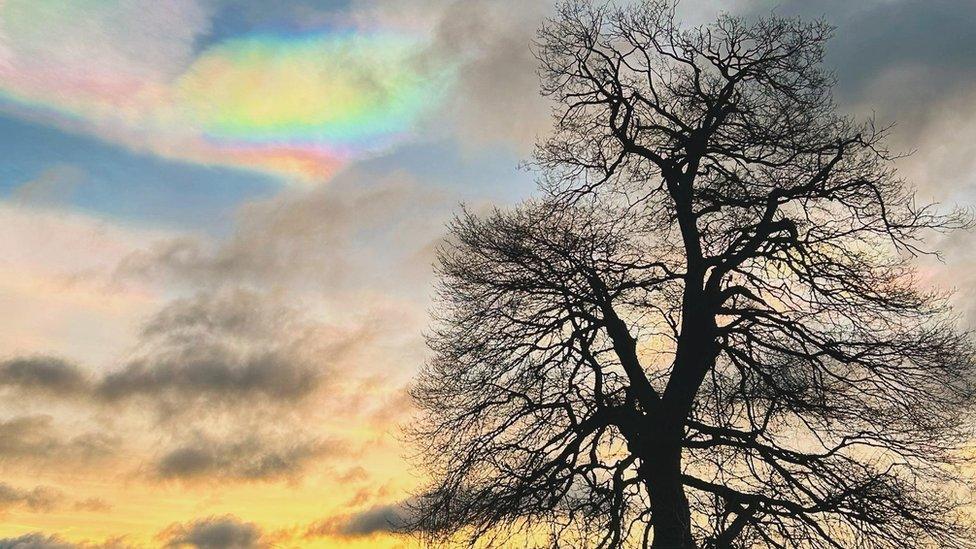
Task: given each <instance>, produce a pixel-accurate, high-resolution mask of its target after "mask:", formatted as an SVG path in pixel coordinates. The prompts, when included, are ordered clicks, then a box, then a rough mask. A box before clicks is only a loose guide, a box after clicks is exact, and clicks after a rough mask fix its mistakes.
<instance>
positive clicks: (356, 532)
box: [305, 502, 411, 538]
mask: <svg viewBox="0 0 976 549" xmlns="http://www.w3.org/2000/svg"><path fill="white" fill-rule="evenodd" d="M410 517H411V510H410V506H409V504H408V503H406V502H400V503H392V504H386V505H375V506H373V507H370V508H369V509H366V510H364V511H359V512H357V513H350V514H346V515H340V516H335V517H328V518H326V519H323V520H321V521H318V522H316V523H314V524H311V525H310V526H309V527H308V528H307V529H306V530H305V537H306V538H316V537H323V536H340V537H347V538H362V537H369V536H372V535H374V534H384V533H385V534H396V533H406V531H407V528H409V524H410V520H411V519H410Z"/></svg>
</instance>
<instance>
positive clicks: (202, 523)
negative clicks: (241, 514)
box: [157, 515, 268, 549]
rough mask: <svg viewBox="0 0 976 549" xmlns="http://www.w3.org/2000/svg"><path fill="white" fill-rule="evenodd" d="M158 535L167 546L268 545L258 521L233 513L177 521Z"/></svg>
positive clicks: (220, 548)
mask: <svg viewBox="0 0 976 549" xmlns="http://www.w3.org/2000/svg"><path fill="white" fill-rule="evenodd" d="M157 537H158V539H160V540H162V541H163V543H165V546H166V547H182V546H185V545H189V546H191V547H195V548H197V549H257V548H259V547H267V546H268V544H266V543H264V542H262V540H261V537H262V532H261V529H260V528H259V527H258V526H257V525H256V524H254V523H253V522H244V521H242V520H240V519H238V518H237V517H234V516H232V515H225V516H219V517H218V516H213V517H209V518H205V519H200V520H196V521H192V522H188V523H184V524H173V525H171V526H170V527H168V528H166V529H165V530H163V531H162V532H161V533H160V534H159V536H157Z"/></svg>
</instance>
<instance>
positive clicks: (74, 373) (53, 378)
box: [0, 355, 88, 396]
mask: <svg viewBox="0 0 976 549" xmlns="http://www.w3.org/2000/svg"><path fill="white" fill-rule="evenodd" d="M0 387H6V388H15V389H18V390H21V391H25V392H29V393H48V394H57V395H59V396H70V395H75V394H79V393H83V392H84V391H85V390H86V389H87V388H88V376H87V375H86V374H85V372H84V371H83V370H81V369H80V368H79V367H78V366H76V365H74V364H71V363H69V362H67V361H65V360H63V359H60V358H57V357H52V356H41V355H38V356H30V357H18V358H11V359H7V360H4V361H2V362H0Z"/></svg>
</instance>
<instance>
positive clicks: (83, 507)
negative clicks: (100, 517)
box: [71, 498, 112, 513]
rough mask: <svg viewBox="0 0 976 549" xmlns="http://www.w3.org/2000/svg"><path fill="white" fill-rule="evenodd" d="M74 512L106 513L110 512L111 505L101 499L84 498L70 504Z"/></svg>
mask: <svg viewBox="0 0 976 549" xmlns="http://www.w3.org/2000/svg"><path fill="white" fill-rule="evenodd" d="M71 507H72V509H74V510H75V511H87V512H90V513H106V512H108V511H111V510H112V504H111V503H109V502H107V501H105V500H104V499H102V498H85V499H83V500H79V501H76V502H74V504H72V506H71Z"/></svg>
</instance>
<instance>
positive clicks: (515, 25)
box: [427, 0, 550, 153]
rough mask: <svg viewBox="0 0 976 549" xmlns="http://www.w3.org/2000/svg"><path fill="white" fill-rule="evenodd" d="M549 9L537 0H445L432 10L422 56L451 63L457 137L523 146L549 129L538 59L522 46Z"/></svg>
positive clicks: (473, 143)
mask: <svg viewBox="0 0 976 549" xmlns="http://www.w3.org/2000/svg"><path fill="white" fill-rule="evenodd" d="M549 9H550V3H549V2H546V1H541V0H530V1H528V2H519V3H517V4H512V3H501V2H491V1H485V0H475V1H469V0H465V1H460V2H450V3H448V4H447V5H446V7H445V8H444V9H443V11H442V12H441V13H440V14H439V17H438V19H437V21H436V23H435V25H434V31H433V32H434V41H433V42H432V44H431V46H430V48H429V50H428V52H427V59H428V60H430V62H433V63H454V64H456V65H457V69H456V76H455V78H456V84H455V93H454V94H453V97H452V101H451V104H450V105H451V109H450V111H449V112H448V115H449V116H450V117H451V121H450V123H451V124H453V125H454V126H455V128H456V129H457V131H458V134H459V137H460V139H461V141H462V143H463V144H465V145H469V146H478V145H479V144H484V143H486V142H487V143H491V144H495V145H499V144H500V145H503V146H509V147H512V148H514V149H515V150H517V151H519V152H520V153H527V152H528V151H530V150H531V146H532V144H533V143H534V142H535V139H536V138H537V137H538V136H540V135H542V134H544V133H545V132H547V131H548V130H549V124H550V114H549V112H550V111H549V107H548V103H547V102H546V101H545V100H544V99H543V98H542V97H540V95H539V80H538V77H537V76H536V68H537V65H538V62H537V61H536V59H535V57H534V56H533V54H532V52H531V50H530V49H529V46H530V44H531V42H532V40H533V38H534V37H535V31H536V28H538V26H539V24H540V23H541V22H542V19H543V17H544V16H545V15H546V14H547V12H548V10H549Z"/></svg>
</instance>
